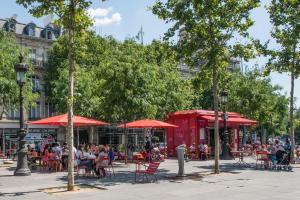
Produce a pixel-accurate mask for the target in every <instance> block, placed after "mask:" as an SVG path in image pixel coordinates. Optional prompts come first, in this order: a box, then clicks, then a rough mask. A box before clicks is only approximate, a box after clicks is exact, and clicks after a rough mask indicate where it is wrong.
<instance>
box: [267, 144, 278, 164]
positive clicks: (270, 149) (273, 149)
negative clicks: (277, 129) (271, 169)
mask: <svg viewBox="0 0 300 200" xmlns="http://www.w3.org/2000/svg"><path fill="white" fill-rule="evenodd" d="M267 150H268V152H270V153H271V155H269V158H270V159H271V161H272V163H273V164H275V162H276V152H277V148H276V146H275V145H274V144H273V143H270V145H269V146H268V148H267Z"/></svg>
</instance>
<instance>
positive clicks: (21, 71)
mask: <svg viewBox="0 0 300 200" xmlns="http://www.w3.org/2000/svg"><path fill="white" fill-rule="evenodd" d="M15 71H16V75H17V82H18V85H19V86H20V97H19V98H20V130H19V133H18V138H19V149H18V152H17V153H18V161H17V168H16V170H15V172H14V175H15V176H29V175H30V174H31V172H30V169H29V168H28V163H27V150H26V147H25V141H24V138H25V136H26V130H25V128H24V96H23V87H24V85H25V83H26V72H27V71H28V65H27V64H25V63H23V56H22V55H20V57H19V63H18V64H16V65H15Z"/></svg>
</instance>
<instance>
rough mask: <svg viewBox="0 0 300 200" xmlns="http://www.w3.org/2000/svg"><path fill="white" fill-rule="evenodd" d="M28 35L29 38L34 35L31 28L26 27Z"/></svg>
mask: <svg viewBox="0 0 300 200" xmlns="http://www.w3.org/2000/svg"><path fill="white" fill-rule="evenodd" d="M28 35H29V36H34V35H35V30H34V28H33V27H28Z"/></svg>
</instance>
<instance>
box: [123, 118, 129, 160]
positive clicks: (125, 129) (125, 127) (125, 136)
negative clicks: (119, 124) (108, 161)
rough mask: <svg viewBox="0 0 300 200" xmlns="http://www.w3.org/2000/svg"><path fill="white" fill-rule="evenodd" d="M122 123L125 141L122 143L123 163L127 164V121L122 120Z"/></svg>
mask: <svg viewBox="0 0 300 200" xmlns="http://www.w3.org/2000/svg"><path fill="white" fill-rule="evenodd" d="M123 121H124V139H125V141H124V143H125V144H124V146H125V148H124V150H125V152H124V153H125V160H124V162H125V164H127V156H128V150H127V141H128V138H127V124H126V123H127V120H126V119H124V120H123Z"/></svg>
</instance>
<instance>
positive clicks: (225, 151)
mask: <svg viewBox="0 0 300 200" xmlns="http://www.w3.org/2000/svg"><path fill="white" fill-rule="evenodd" d="M227 102H228V93H227V92H226V91H225V90H224V89H223V90H222V92H221V103H222V104H223V109H224V110H223V115H222V118H223V122H224V127H223V129H224V132H223V135H224V141H223V146H222V155H221V159H222V160H232V159H233V157H232V155H231V153H230V145H229V134H228V131H227V119H228V114H227V113H226V104H227Z"/></svg>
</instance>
